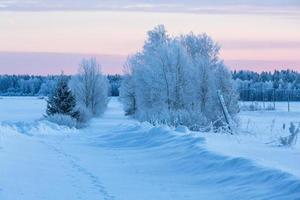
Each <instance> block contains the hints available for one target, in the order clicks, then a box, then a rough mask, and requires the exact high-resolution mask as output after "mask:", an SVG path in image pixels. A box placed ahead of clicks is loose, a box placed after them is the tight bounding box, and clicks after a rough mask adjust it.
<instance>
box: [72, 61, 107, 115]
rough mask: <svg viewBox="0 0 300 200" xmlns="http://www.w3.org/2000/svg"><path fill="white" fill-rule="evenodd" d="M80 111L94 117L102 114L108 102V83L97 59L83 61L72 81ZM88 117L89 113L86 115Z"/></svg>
mask: <svg viewBox="0 0 300 200" xmlns="http://www.w3.org/2000/svg"><path fill="white" fill-rule="evenodd" d="M70 88H71V90H72V92H73V94H74V95H75V98H76V102H77V105H78V109H79V111H81V113H82V112H83V111H88V112H90V114H91V115H92V116H98V115H100V114H102V113H103V112H104V110H105V108H106V106H107V102H108V97H107V96H108V82H107V79H106V77H105V76H103V75H102V73H101V71H100V65H99V64H98V63H97V61H96V59H95V58H90V59H83V60H82V62H81V64H80V67H79V71H78V74H77V75H75V76H73V77H72V79H71V80H70ZM85 114H86V115H87V113H85Z"/></svg>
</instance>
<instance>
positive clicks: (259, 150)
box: [0, 97, 300, 200]
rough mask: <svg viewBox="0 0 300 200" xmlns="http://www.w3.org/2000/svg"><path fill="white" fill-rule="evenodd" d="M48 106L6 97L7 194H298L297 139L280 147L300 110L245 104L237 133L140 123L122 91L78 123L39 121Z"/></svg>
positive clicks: (0, 158)
mask: <svg viewBox="0 0 300 200" xmlns="http://www.w3.org/2000/svg"><path fill="white" fill-rule="evenodd" d="M45 106H46V104H45V101H44V100H39V99H36V98H23V97H22V98H6V97H5V98H3V99H0V121H1V122H0V199H1V200H10V199H13V200H14V199H22V200H27V199H28V200H35V199H36V200H40V199H47V200H48V199H49V200H53V199H63V200H65V199H72V200H73V199H89V200H93V199H95V200H96V199H97V200H99V199H108V200H109V199H126V200H133V199H138V200H141V199H143V200H147V199H149V200H158V199H163V200H167V199H171V200H176V199H299V198H300V164H299V162H300V150H299V149H300V148H299V141H298V144H297V145H296V146H295V147H292V148H283V147H278V146H277V145H276V139H277V138H278V137H279V136H282V135H285V134H287V130H286V129H288V124H289V123H290V122H291V121H300V119H299V118H300V109H299V110H298V111H297V110H294V111H292V112H290V113H287V112H286V111H285V110H281V109H279V110H277V111H256V112H241V113H240V126H241V130H240V132H239V133H238V135H235V136H230V135H225V134H214V133H205V134H204V133H188V132H177V131H174V130H172V129H170V128H168V127H163V126H161V127H153V126H151V125H150V124H148V123H139V122H137V121H135V120H132V119H129V118H127V117H125V116H124V114H123V111H122V108H121V105H120V103H119V102H118V101H117V99H115V98H113V99H111V101H110V103H109V107H108V110H107V111H106V113H105V114H104V116H103V117H102V118H98V119H94V120H92V121H91V122H90V124H89V125H88V126H87V127H86V128H83V129H80V130H75V129H70V128H65V127H60V126H57V125H54V124H51V123H47V122H44V121H36V120H38V119H40V118H41V117H42V115H43V114H44V112H45ZM296 107H297V106H296ZM278 108H279V107H278ZM299 108H300V106H299ZM298 119H299V120H298ZM284 123H285V124H286V129H283V124H284Z"/></svg>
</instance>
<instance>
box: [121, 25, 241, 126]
mask: <svg viewBox="0 0 300 200" xmlns="http://www.w3.org/2000/svg"><path fill="white" fill-rule="evenodd" d="M218 55H219V46H218V45H217V44H216V43H215V42H214V41H213V40H212V39H211V38H210V37H209V36H207V35H206V34H201V35H194V34H193V33H190V34H188V35H181V36H178V37H171V36H169V35H168V33H167V32H166V30H165V28H164V26H162V25H159V26H157V27H155V28H154V29H153V30H151V31H149V32H148V39H147V40H146V41H145V44H144V46H143V49H142V51H141V52H138V53H136V54H135V55H133V56H131V57H129V58H128V61H127V63H126V64H125V66H124V71H125V75H124V77H123V81H122V85H121V87H120V99H121V101H122V102H123V104H124V109H125V112H126V114H128V115H133V116H134V117H136V118H137V119H139V120H141V121H149V122H151V123H154V124H156V123H165V124H169V125H173V126H177V125H186V126H188V127H189V128H191V129H193V130H197V129H200V128H202V127H206V126H208V125H214V126H215V127H218V126H223V125H225V118H224V114H223V110H222V106H221V104H220V101H219V98H218V91H220V93H221V94H222V95H223V97H224V100H225V104H226V107H227V109H228V112H229V114H230V115H231V117H232V118H234V117H235V114H236V113H237V112H238V102H237V100H238V97H237V94H236V92H235V90H234V89H233V82H232V78H231V73H230V71H229V70H228V69H227V68H226V67H225V66H224V64H223V62H222V61H221V60H220V59H219V57H218Z"/></svg>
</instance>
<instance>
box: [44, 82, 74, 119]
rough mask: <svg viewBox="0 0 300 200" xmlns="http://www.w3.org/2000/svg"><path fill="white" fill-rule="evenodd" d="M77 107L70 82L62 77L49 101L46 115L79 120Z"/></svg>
mask: <svg viewBox="0 0 300 200" xmlns="http://www.w3.org/2000/svg"><path fill="white" fill-rule="evenodd" d="M75 106H76V101H75V97H74V96H73V94H72V92H71V90H70V89H69V87H68V80H67V79H66V78H65V77H63V76H62V77H61V78H60V80H59V81H58V83H57V86H56V88H55V90H54V91H53V93H52V95H51V96H50V97H49V99H48V101H47V110H46V113H47V115H48V116H52V115H55V114H62V115H69V116H71V117H73V118H77V117H78V112H76V111H75Z"/></svg>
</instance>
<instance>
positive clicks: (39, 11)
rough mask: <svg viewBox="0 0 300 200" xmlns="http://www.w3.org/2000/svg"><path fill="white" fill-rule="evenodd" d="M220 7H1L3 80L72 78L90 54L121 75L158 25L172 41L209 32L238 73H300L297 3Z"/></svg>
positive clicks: (0, 46) (299, 20)
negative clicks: (60, 75)
mask: <svg viewBox="0 0 300 200" xmlns="http://www.w3.org/2000/svg"><path fill="white" fill-rule="evenodd" d="M7 2H10V1H7ZM11 2H13V1H11ZM49 2H50V1H49ZM65 2H67V1H65ZM174 2H175V0H174ZM190 2H192V1H190ZM216 2H219V3H220V2H221V3H220V5H219V4H218V6H216V7H209V6H211V5H209V6H206V7H203V6H202V7H201V9H200V7H199V8H197V9H195V8H194V9H192V7H185V8H184V9H185V10H178V9H179V7H176V6H173V7H171V6H170V5H167V6H166V5H165V4H162V6H161V9H164V10H163V11H159V12H158V11H157V10H147V9H150V8H151V9H158V8H156V7H155V6H152V7H151V5H142V4H140V5H139V6H140V8H141V9H136V7H137V5H135V6H132V5H131V4H130V5H131V6H129V5H128V6H127V7H125V6H123V7H120V8H118V9H115V10H112V9H111V11H105V9H103V8H101V9H100V8H99V9H98V10H93V9H92V10H89V9H84V10H76V9H74V10H72V9H71V10H68V11H65V10H64V9H65V8H64V7H60V8H59V9H57V8H56V7H54V6H52V7H38V6H37V5H31V7H28V6H27V5H26V6H27V7H28V8H34V9H33V10H34V11H32V10H31V9H29V10H28V9H27V7H26V6H24V5H25V4H24V5H23V4H18V7H16V6H11V5H14V4H13V3H11V4H2V8H3V9H1V2H0V27H1V28H0V41H1V45H0V74H6V73H7V74H13V73H15V74H24V73H30V74H53V73H54V74H58V73H60V72H61V71H62V70H63V71H65V72H66V73H70V74H72V73H75V72H76V70H77V67H78V63H79V62H80V60H81V59H82V58H83V57H89V56H96V57H97V59H98V61H99V62H100V63H101V65H102V69H103V71H104V72H105V73H120V72H122V64H123V62H124V60H125V59H126V57H127V55H129V54H132V53H135V52H136V51H138V50H140V49H141V47H142V45H143V41H144V40H145V39H146V32H147V31H148V30H150V29H152V28H153V27H154V26H156V25H157V24H164V25H165V26H166V28H167V30H168V31H169V33H170V34H171V35H178V34H184V33H188V32H190V31H193V32H194V33H203V32H206V33H207V34H208V35H210V36H211V37H212V38H213V39H214V40H215V41H217V42H218V43H219V44H220V45H221V47H222V50H221V58H222V59H224V61H225V63H226V64H227V65H228V66H229V67H230V68H231V69H250V70H256V71H263V70H274V69H286V68H290V69H294V70H298V71H300V26H299V24H300V11H299V10H300V9H296V8H300V7H295V5H296V4H297V1H293V0H291V1H290V3H291V5H292V3H294V4H295V5H294V7H291V6H289V4H287V6H286V7H285V4H280V3H281V2H288V1H280V0H275V1H274V3H275V5H276V6H269V7H267V6H268V5H263V6H261V5H260V7H259V6H256V7H255V6H254V5H251V6H249V5H248V7H247V5H244V4H243V5H239V7H234V6H230V7H228V5H223V4H222V1H221V0H219V1H216ZM232 2H233V1H232ZM234 2H239V1H238V0H236V1H234ZM240 2H245V1H240ZM257 2H259V1H257ZM266 2H271V1H270V0H268V1H266ZM277 4H278V5H277ZM8 5H9V6H10V7H9V6H8ZM49 5H50V4H49ZM54 5H55V4H54ZM58 5H60V4H58ZM61 5H68V4H61ZM84 5H85V4H84ZM84 5H81V6H84ZM174 5H177V4H174ZM191 5H193V4H192V3H191ZM5 6H6V7H5ZM22 6H23V7H22ZM77 6H79V5H77ZM164 6H165V7H164ZM195 6H198V4H195ZM4 8H6V9H4ZM123 8H126V9H127V10H122V9H123ZM129 8H130V9H129ZM175 8H176V9H175ZM180 8H181V7H180ZM204 8H205V9H204ZM229 8H230V9H229ZM26 9H27V10H26ZM120 9H121V10H120ZM167 9H169V12H168V10H167ZM251 9H252V10H251ZM1 10H2V11H1ZM241 11H245V13H242V12H241ZM246 11H247V12H246ZM258 12H259V13H258ZM49 52H50V53H49Z"/></svg>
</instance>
